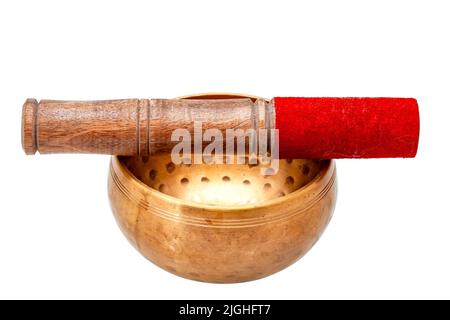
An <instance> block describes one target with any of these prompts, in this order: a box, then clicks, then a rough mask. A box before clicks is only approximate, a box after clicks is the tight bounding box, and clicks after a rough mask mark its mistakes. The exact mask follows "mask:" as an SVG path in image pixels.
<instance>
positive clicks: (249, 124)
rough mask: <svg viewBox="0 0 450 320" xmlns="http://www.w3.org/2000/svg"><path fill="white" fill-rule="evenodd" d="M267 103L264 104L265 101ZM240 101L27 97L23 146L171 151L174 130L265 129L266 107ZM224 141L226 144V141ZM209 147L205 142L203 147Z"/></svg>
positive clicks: (59, 150) (129, 152)
mask: <svg viewBox="0 0 450 320" xmlns="http://www.w3.org/2000/svg"><path fill="white" fill-rule="evenodd" d="M262 101H264V100H262ZM262 101H257V102H253V101H252V100H251V99H249V98H236V99H182V100H181V99H126V100H105V101H57V100H42V101H40V102H37V101H36V100H35V99H28V100H27V101H26V102H25V104H24V106H23V114H22V146H23V149H24V151H25V153H26V154H34V153H36V151H38V152H39V153H42V154H46V153H98V154H111V155H124V156H132V155H152V154H159V153H168V152H170V150H171V149H172V147H173V146H174V145H175V144H176V143H177V141H175V142H172V141H171V135H172V132H173V131H174V130H175V129H179V128H184V129H187V130H188V131H189V132H190V134H191V136H193V134H194V121H201V123H202V128H203V131H204V130H206V129H209V128H217V129H218V130H220V131H221V132H222V133H223V136H224V137H225V130H226V129H243V130H247V129H250V128H255V127H257V128H264V127H265V114H264V103H261V102H262ZM223 142H224V143H225V141H223ZM205 144H206V143H205Z"/></svg>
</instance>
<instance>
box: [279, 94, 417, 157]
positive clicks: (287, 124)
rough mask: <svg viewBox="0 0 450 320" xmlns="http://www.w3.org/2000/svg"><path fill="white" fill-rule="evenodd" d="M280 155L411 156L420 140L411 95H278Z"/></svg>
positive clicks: (415, 110)
mask: <svg viewBox="0 0 450 320" xmlns="http://www.w3.org/2000/svg"><path fill="white" fill-rule="evenodd" d="M273 102H274V107H275V113H276V121H275V122H276V128H277V129H279V141H280V142H279V143H280V157H281V158H313V159H314V158H317V159H332V158H335V159H338V158H396V157H403V158H410V157H414V156H415V155H416V152H417V147H418V142H419V123H420V121H419V108H418V105H417V101H416V99H412V98H281V97H277V98H274V99H273Z"/></svg>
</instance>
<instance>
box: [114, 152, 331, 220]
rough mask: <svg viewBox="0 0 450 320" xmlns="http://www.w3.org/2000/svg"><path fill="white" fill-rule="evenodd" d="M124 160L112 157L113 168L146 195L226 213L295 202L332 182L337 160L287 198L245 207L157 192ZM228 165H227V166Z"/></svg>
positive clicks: (182, 204)
mask: <svg viewBox="0 0 450 320" xmlns="http://www.w3.org/2000/svg"><path fill="white" fill-rule="evenodd" d="M120 158H123V157H122V156H112V157H111V167H114V168H118V169H119V170H120V173H121V174H122V175H123V176H124V177H125V179H126V180H127V181H128V182H130V183H132V184H133V185H134V186H135V187H137V188H138V189H140V190H142V191H143V192H145V193H150V194H151V195H152V196H154V197H156V198H159V199H160V200H163V201H168V202H169V203H172V204H176V205H179V206H182V207H187V208H192V209H206V210H213V211H224V212H225V211H226V212H232V211H243V210H253V209H259V208H267V207H271V206H275V205H278V204H280V203H283V202H286V201H290V200H295V199H296V198H297V197H299V196H300V195H302V194H305V193H307V192H308V191H310V190H311V189H313V188H314V187H315V186H316V185H317V183H319V182H320V181H322V180H324V179H327V178H328V180H332V177H333V175H334V174H335V170H336V169H335V168H336V164H335V160H333V159H323V160H322V161H325V165H324V166H323V167H322V168H321V169H320V171H319V172H318V173H317V174H316V175H315V176H314V178H313V179H311V180H310V181H309V182H308V183H307V184H305V185H304V186H302V187H300V188H298V189H297V190H295V191H293V192H291V193H288V194H287V195H285V196H281V197H276V198H273V199H270V200H265V201H262V202H259V203H256V204H245V205H229V206H227V205H214V204H207V203H199V202H195V201H192V200H185V199H181V198H177V197H174V196H171V195H168V194H165V193H163V192H161V191H159V190H156V189H154V188H152V187H150V186H149V185H147V184H146V183H144V182H143V181H142V180H140V179H138V178H137V177H136V176H135V175H134V174H133V173H132V172H131V171H130V170H129V169H128V167H127V166H126V165H125V163H123V161H122V160H121V159H120ZM225 165H226V164H225ZM329 182H330V181H327V182H326V183H325V184H328V183H329Z"/></svg>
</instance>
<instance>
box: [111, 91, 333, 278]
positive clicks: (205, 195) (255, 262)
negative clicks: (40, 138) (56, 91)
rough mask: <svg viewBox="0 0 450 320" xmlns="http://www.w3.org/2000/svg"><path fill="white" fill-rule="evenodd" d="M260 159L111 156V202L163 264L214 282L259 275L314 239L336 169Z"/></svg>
mask: <svg viewBox="0 0 450 320" xmlns="http://www.w3.org/2000/svg"><path fill="white" fill-rule="evenodd" d="M215 96H217V95H215ZM208 97H211V96H208ZM218 97H219V96H218ZM223 97H224V96H223V95H220V98H223ZM197 98H198V96H197ZM247 160H248V159H247ZM260 167H261V164H256V165H255V164H248V163H246V164H214V163H212V164H193V165H186V164H179V165H175V164H174V163H173V162H172V161H171V158H170V155H158V156H152V157H112V160H111V167H110V174H109V181H108V191H109V198H110V202H111V207H112V210H113V212H114V215H115V218H116V220H117V222H118V224H119V226H120V228H121V230H122V231H123V233H124V234H125V236H126V237H127V238H128V240H129V241H130V242H131V243H132V244H133V245H134V247H135V248H136V249H137V250H138V251H139V252H141V253H142V254H143V255H144V256H145V257H146V258H147V259H149V260H150V261H152V262H153V263H155V264H156V265H158V266H160V267H161V268H163V269H165V270H167V271H169V272H172V273H174V274H176V275H179V276H182V277H185V278H189V279H193V280H199V281H206V282H216V283H232V282H243V281H249V280H255V279H259V278H263V277H266V276H268V275H271V274H273V273H275V272H277V271H280V270H282V269H284V268H286V267H287V266H289V265H290V264H292V263H294V262H295V261H297V260H298V259H299V258H301V257H302V256H303V255H304V254H305V253H306V252H307V251H308V250H309V249H310V248H311V247H312V246H313V245H314V243H315V242H316V241H317V240H318V239H319V237H320V235H321V234H322V232H323V231H324V229H325V227H326V226H327V224H328V222H329V220H330V218H331V216H332V214H333V210H334V205H335V201H336V170H335V164H334V161H332V160H304V159H294V160H280V163H279V170H278V172H277V173H276V174H275V175H262V174H261V170H260Z"/></svg>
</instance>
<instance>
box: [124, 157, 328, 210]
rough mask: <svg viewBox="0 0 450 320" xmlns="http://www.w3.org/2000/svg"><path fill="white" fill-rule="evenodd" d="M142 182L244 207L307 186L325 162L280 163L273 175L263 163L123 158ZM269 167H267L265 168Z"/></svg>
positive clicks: (181, 196) (213, 202)
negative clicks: (264, 172) (266, 170)
mask: <svg viewBox="0 0 450 320" xmlns="http://www.w3.org/2000/svg"><path fill="white" fill-rule="evenodd" d="M120 161H121V162H122V163H124V164H125V166H126V167H127V168H128V170H129V171H130V172H131V173H132V174H133V175H134V176H135V177H136V178H137V179H139V180H141V181H142V182H143V183H145V184H146V185H148V186H149V187H150V188H153V189H155V190H157V191H159V192H163V193H165V194H167V195H170V196H172V197H176V198H179V199H184V200H189V201H193V202H196V203H201V204H208V205H225V206H241V205H247V204H259V203H261V202H264V201H267V200H271V199H274V198H277V197H283V196H285V195H287V194H289V193H292V192H294V191H296V190H298V189H300V188H302V187H303V186H305V185H306V184H308V183H309V182H310V181H311V180H312V179H314V177H315V176H316V175H317V174H318V173H319V172H320V170H321V168H322V167H323V166H325V164H326V160H306V159H295V160H280V161H279V169H278V171H277V172H276V173H275V174H273V175H267V174H266V175H264V174H263V173H262V172H261V168H262V166H263V165H262V164H260V163H259V162H258V164H248V159H246V163H245V164H215V163H211V164H192V165H191V164H184V163H181V164H174V163H173V162H172V161H171V158H170V155H157V156H151V157H120ZM265 167H266V168H267V167H268V166H265Z"/></svg>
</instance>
